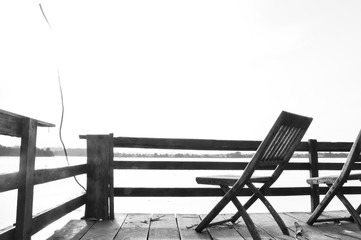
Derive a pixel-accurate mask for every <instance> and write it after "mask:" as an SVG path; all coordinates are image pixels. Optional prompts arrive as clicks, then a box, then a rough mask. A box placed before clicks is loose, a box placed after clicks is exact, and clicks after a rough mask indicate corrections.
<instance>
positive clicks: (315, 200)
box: [308, 139, 320, 212]
mask: <svg viewBox="0 0 361 240" xmlns="http://www.w3.org/2000/svg"><path fill="white" fill-rule="evenodd" d="M308 146H309V148H308V153H309V162H310V177H311V178H312V177H318V171H319V169H318V150H317V140H315V139H309V140H308ZM310 187H311V212H313V211H314V210H315V209H316V207H317V206H318V204H319V203H320V191H319V186H318V184H311V185H310Z"/></svg>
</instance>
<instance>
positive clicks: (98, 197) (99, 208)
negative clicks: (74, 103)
mask: <svg viewBox="0 0 361 240" xmlns="http://www.w3.org/2000/svg"><path fill="white" fill-rule="evenodd" d="M109 143H110V142H109V135H87V164H88V174H87V203H86V207H85V217H86V218H96V219H103V220H104V219H108V218H109V217H110V211H109V199H108V198H109V191H110V190H109V186H110V177H109V168H110V161H111V159H110V157H111V156H110V150H109V149H110V144H109Z"/></svg>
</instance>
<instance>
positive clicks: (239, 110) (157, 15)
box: [0, 0, 361, 147]
mask: <svg viewBox="0 0 361 240" xmlns="http://www.w3.org/2000/svg"><path fill="white" fill-rule="evenodd" d="M40 3H41V5H42V7H43V10H44V12H45V14H46V16H47V18H48V20H49V22H50V24H51V27H52V30H50V29H49V27H48V25H47V23H46V21H45V19H44V17H43V15H42V13H41V11H40V8H39V2H38V1H31V0H26V1H25V0H24V1H10V0H3V1H1V2H0V34H1V37H0V43H1V44H0V82H1V88H0V109H4V110H7V111H11V112H15V113H18V114H22V115H26V116H30V117H33V118H36V119H40V120H44V121H48V122H51V123H54V124H56V125H57V127H56V128H54V129H50V130H48V129H42V130H40V131H39V134H38V145H39V146H40V147H47V146H50V147H53V146H60V142H59V139H58V130H59V129H58V128H59V122H60V114H61V102H60V94H59V86H58V79H57V69H59V73H60V77H61V83H62V86H63V91H64V101H65V116H64V125H63V137H64V140H65V143H66V145H67V147H83V146H85V141H84V140H79V138H78V136H79V134H95V133H101V134H108V133H114V135H115V136H129V137H164V138H206V139H236V140H248V139H250V140H261V139H263V138H264V137H265V135H266V134H267V132H268V130H269V129H270V127H271V125H272V124H273V122H274V120H275V119H276V117H277V116H278V115H279V113H280V112H281V111H282V110H286V111H290V112H294V113H298V114H302V115H306V116H310V117H313V118H314V121H313V123H312V125H311V127H310V128H309V131H308V132H307V133H306V136H305V138H304V140H307V139H309V138H314V139H318V140H319V141H353V140H354V139H355V138H356V135H357V132H358V131H359V129H360V128H361V107H360V103H361V94H360V90H361V44H360V43H361V14H360V13H361V1H304V0H302V1H289V0H282V1H268V0H267V1H212V0H204V1H200V0H179V1H172V0H164V1H159V0H146V1H137V0H128V1H119V0H117V1H104V0H102V1H75V0H69V1H68V0H52V1H41V2H40ZM6 141H7V140H5V142H6ZM5 142H0V144H1V143H4V144H5Z"/></svg>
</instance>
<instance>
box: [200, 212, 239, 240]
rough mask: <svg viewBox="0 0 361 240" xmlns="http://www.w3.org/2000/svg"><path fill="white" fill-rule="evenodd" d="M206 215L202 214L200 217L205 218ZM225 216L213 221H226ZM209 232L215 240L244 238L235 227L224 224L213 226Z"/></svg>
mask: <svg viewBox="0 0 361 240" xmlns="http://www.w3.org/2000/svg"><path fill="white" fill-rule="evenodd" d="M205 216H206V215H205V214H201V215H200V217H201V218H202V219H203V218H205ZM224 219H225V218H224V216H223V215H222V214H221V215H218V216H216V217H215V218H214V219H213V222H217V221H221V220H224ZM207 231H208V232H209V234H210V235H211V236H212V238H213V239H217V240H234V239H243V238H242V236H241V235H240V234H239V233H238V231H236V229H234V227H233V225H232V224H230V225H228V224H222V225H216V226H211V227H208V228H207Z"/></svg>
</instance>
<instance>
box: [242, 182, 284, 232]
mask: <svg viewBox="0 0 361 240" xmlns="http://www.w3.org/2000/svg"><path fill="white" fill-rule="evenodd" d="M247 186H248V188H249V189H251V190H252V192H254V194H255V195H257V197H258V198H259V199H260V200H261V201H262V202H263V204H264V205H265V206H266V207H267V209H268V211H269V212H270V213H271V215H272V217H273V218H274V220H275V221H276V223H277V224H278V226H279V227H280V229H281V231H282V233H283V234H285V235H290V233H289V231H288V228H287V227H286V224H285V223H284V222H283V220H282V218H281V217H280V215H279V214H278V213H277V211H276V210H275V209H274V208H273V206H272V205H271V203H270V202H269V201H268V200H267V199H266V197H265V196H264V195H263V194H262V193H261V192H260V191H259V190H258V189H257V188H256V187H255V186H254V185H253V184H252V183H247Z"/></svg>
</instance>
